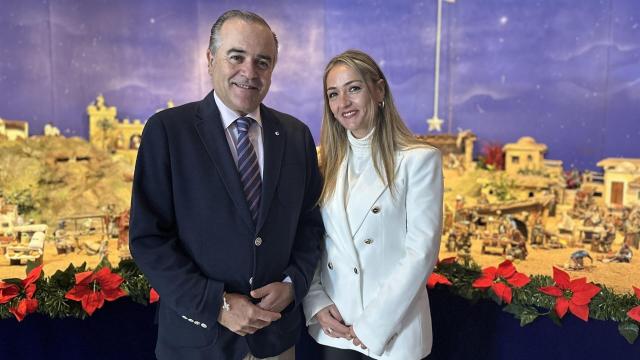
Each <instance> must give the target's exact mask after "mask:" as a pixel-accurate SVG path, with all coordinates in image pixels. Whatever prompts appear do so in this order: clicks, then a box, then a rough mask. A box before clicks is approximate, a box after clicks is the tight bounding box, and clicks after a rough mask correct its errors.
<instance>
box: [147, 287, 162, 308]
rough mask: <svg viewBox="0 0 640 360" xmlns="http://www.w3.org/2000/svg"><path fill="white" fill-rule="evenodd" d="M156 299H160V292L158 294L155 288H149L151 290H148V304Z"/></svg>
mask: <svg viewBox="0 0 640 360" xmlns="http://www.w3.org/2000/svg"><path fill="white" fill-rule="evenodd" d="M158 300H160V294H158V292H157V291H156V289H154V288H151V290H149V304H153V303H154V302H157V301H158Z"/></svg>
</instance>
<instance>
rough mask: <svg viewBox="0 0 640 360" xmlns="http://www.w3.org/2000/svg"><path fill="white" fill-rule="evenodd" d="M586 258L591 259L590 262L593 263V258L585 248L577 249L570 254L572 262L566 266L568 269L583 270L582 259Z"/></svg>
mask: <svg viewBox="0 0 640 360" xmlns="http://www.w3.org/2000/svg"><path fill="white" fill-rule="evenodd" d="M585 258H588V259H589V260H591V264H593V258H592V257H591V255H589V252H587V251H586V250H578V251H575V252H573V253H572V254H571V261H572V262H573V264H571V265H569V266H568V269H569V270H583V269H584V259H585Z"/></svg>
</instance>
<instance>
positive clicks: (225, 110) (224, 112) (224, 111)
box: [213, 91, 262, 129]
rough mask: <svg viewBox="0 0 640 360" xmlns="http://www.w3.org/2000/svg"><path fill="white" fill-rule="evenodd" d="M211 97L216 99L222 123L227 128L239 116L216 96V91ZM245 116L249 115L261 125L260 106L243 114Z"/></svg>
mask: <svg viewBox="0 0 640 360" xmlns="http://www.w3.org/2000/svg"><path fill="white" fill-rule="evenodd" d="M213 98H214V99H215V101H216V105H218V110H220V118H222V125H224V128H225V129H227V128H229V126H231V124H233V123H234V122H235V121H236V120H237V119H238V118H239V117H240V116H239V115H238V114H236V112H235V111H233V110H231V109H229V107H228V106H227V105H225V104H224V103H223V102H222V100H220V98H219V97H218V94H216V92H215V91H214V92H213ZM245 117H250V118H252V119H253V120H255V121H256V123H258V125H260V126H262V118H261V117H260V106H258V108H256V109H255V110H254V111H252V112H250V113H248V114H247V115H245Z"/></svg>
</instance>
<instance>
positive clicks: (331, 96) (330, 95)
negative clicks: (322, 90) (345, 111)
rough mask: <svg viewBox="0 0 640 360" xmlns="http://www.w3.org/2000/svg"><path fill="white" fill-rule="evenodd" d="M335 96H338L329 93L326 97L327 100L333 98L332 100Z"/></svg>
mask: <svg viewBox="0 0 640 360" xmlns="http://www.w3.org/2000/svg"><path fill="white" fill-rule="evenodd" d="M336 96H338V94H336V93H334V92H331V93H328V94H327V97H328V98H329V99H333V98H334V97H336Z"/></svg>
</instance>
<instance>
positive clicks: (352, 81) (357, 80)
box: [327, 79, 362, 91]
mask: <svg viewBox="0 0 640 360" xmlns="http://www.w3.org/2000/svg"><path fill="white" fill-rule="evenodd" d="M356 82H362V80H359V79H355V80H351V81H347V82H346V83H344V85H342V86H348V85H351V84H353V83H356ZM335 89H337V88H336V87H335V86H331V87H328V88H327V91H329V90H335Z"/></svg>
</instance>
